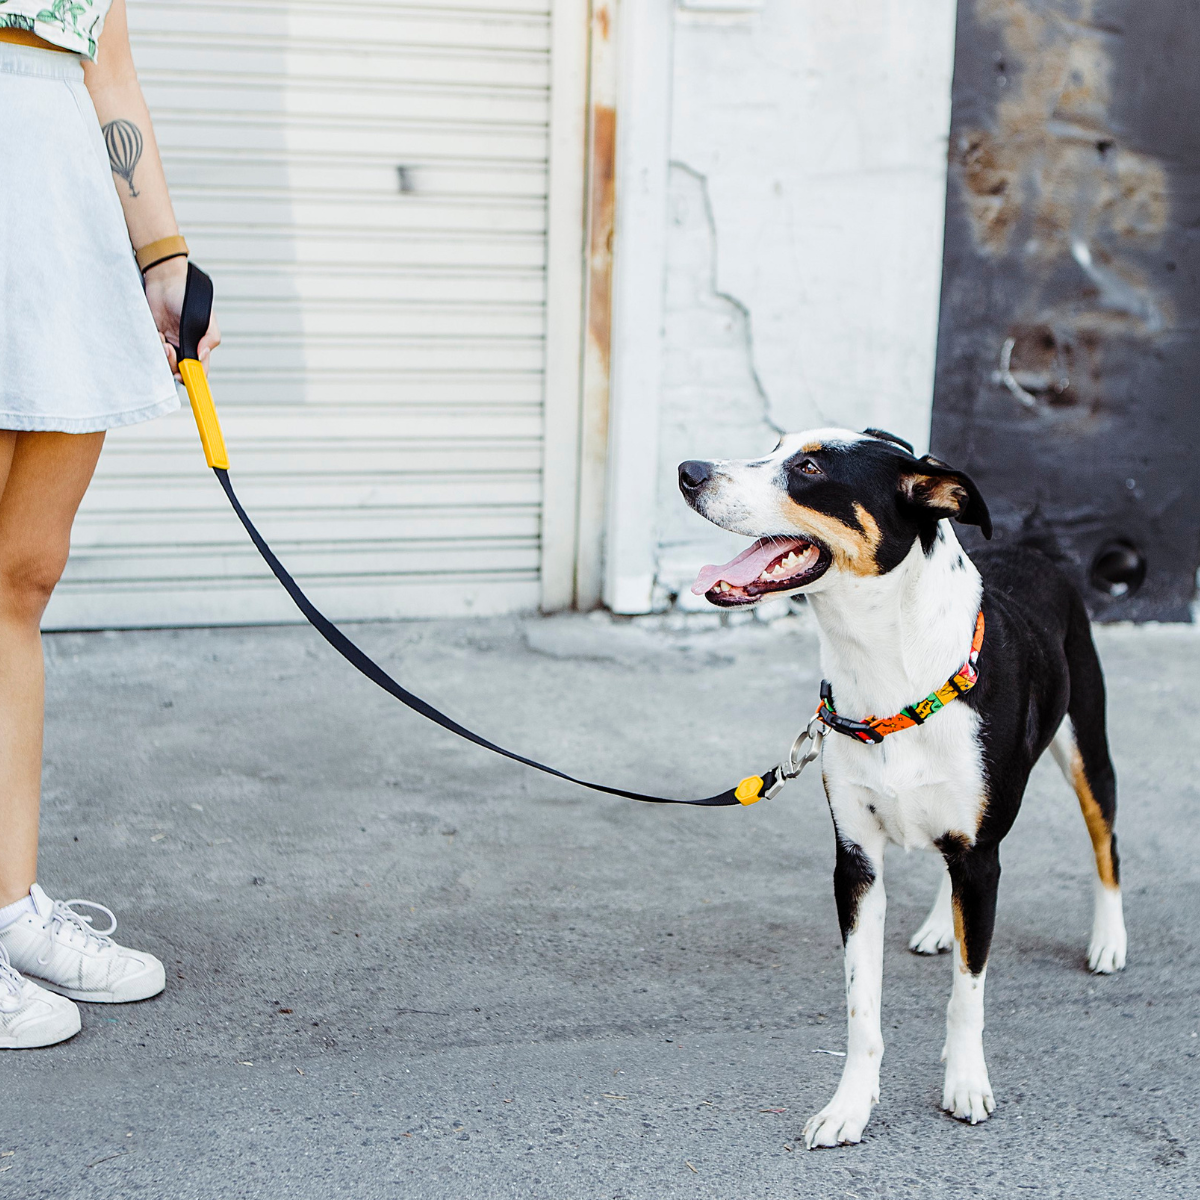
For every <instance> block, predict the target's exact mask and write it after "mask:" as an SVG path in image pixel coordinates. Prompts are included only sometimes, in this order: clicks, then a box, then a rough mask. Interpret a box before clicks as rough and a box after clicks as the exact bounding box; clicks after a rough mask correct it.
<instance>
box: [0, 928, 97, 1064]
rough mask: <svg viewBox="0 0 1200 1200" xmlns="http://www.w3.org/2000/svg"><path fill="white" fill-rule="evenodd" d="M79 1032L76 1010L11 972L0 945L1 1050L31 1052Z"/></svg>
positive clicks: (66, 1001) (60, 997)
mask: <svg viewBox="0 0 1200 1200" xmlns="http://www.w3.org/2000/svg"><path fill="white" fill-rule="evenodd" d="M78 1032H79V1009H77V1008H76V1007H75V1005H73V1004H72V1003H71V1002H70V1000H67V999H65V998H64V997H62V996H56V995H55V994H54V993H53V992H48V991H46V989H45V988H40V987H38V985H37V984H36V983H34V982H33V980H32V979H24V978H22V977H21V975H20V974H18V973H17V972H16V971H14V970H13V968H12V964H11V963H10V962H9V961H8V953H7V951H6V950H5V949H4V947H3V945H0V1050H33V1049H34V1048H36V1047H37V1046H53V1045H54V1043H55V1042H65V1041H66V1040H67V1038H71V1037H74V1036H75V1035H76V1034H77V1033H78Z"/></svg>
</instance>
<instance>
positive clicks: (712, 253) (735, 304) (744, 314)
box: [670, 158, 785, 437]
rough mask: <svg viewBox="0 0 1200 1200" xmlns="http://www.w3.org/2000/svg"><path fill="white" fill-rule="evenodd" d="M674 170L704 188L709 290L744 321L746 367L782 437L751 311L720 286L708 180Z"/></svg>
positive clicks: (675, 165)
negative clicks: (758, 356) (758, 358)
mask: <svg viewBox="0 0 1200 1200" xmlns="http://www.w3.org/2000/svg"><path fill="white" fill-rule="evenodd" d="M670 167H671V170H673V171H682V172H683V173H684V174H685V175H690V176H691V177H692V178H693V179H694V180H695V181H696V182H697V183H698V184H699V185H700V199H701V201H702V202H703V205H704V220H705V223H706V224H707V226H708V241H709V288H710V290H711V292H712V294H713V295H714V296H716V297H717V298H718V299H720V300H724V301H725V303H726V304H728V305H729V306H730V307H731V308H732V309H733V310H734V311H735V312H736V313H737V314H738V316H739V318H740V327H741V332H742V341H743V343H744V345H745V349H746V367H747V369H748V370H749V372H750V378H751V379H752V380H753V381H754V390H755V392H756V393H757V394H758V398H759V401H760V402H761V404H762V418H763V421H764V423H765V424H766V425H767V427H768V428H769V429H771V430H772V431H773V432H774V433H776V434H778V435H779V436H780V437H782V436H783V434H784V432H785V430H784V428H783V427H782V426H781V425H780V424H779V423H778V422H777V421H776V420H775V418H774V417H773V416H772V415H771V398H770V396H768V395H767V389H766V388H765V387H763V382H762V379H761V377H760V376H759V374H758V366H757V364H756V362H755V356H754V325H753V320H752V318H751V315H750V309H749V308H748V307H747V306H746V305H745V304H743V303H742V301H740V300H739V299H738V298H737V297H736V296H733V295H731V294H730V293H729V292H726V291H723V290H722V289H721V288H720V287H719V286H718V284H717V277H718V271H717V264H718V244H717V218H716V214H715V213H714V212H713V206H712V197H711V196H710V195H709V193H708V176H707V175H705V174H704V173H703V172H702V171H697V170H696V168H695V167H692V166H689V165H688V164H687V163H685V162H681V161H680V160H679V159H677V158H673V159H671V161H670Z"/></svg>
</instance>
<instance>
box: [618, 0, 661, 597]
mask: <svg viewBox="0 0 1200 1200" xmlns="http://www.w3.org/2000/svg"><path fill="white" fill-rule="evenodd" d="M674 29H675V8H674V0H625V2H624V3H623V5H622V8H621V20H620V26H619V29H618V38H619V46H620V50H619V56H620V89H619V100H618V112H619V113H620V114H621V116H622V119H621V120H619V121H618V122H617V167H616V176H617V199H616V222H615V231H614V239H613V285H612V293H613V294H612V367H611V384H610V390H609V441H608V496H607V504H606V514H605V516H606V520H605V541H604V592H603V599H604V603H605V604H607V605H608V607H609V608H610V609H612V611H613V612H616V613H646V612H650V610H651V607H652V601H653V591H654V579H655V572H656V569H657V549H658V530H657V522H656V519H655V514H656V512H657V504H658V472H659V464H658V445H659V393H660V390H661V386H662V353H663V305H664V290H665V287H666V257H667V185H668V172H669V160H670V156H671V90H672V89H671V84H672V62H673V53H672V49H673V44H674Z"/></svg>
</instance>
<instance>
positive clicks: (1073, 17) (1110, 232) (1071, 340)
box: [953, 0, 1169, 395]
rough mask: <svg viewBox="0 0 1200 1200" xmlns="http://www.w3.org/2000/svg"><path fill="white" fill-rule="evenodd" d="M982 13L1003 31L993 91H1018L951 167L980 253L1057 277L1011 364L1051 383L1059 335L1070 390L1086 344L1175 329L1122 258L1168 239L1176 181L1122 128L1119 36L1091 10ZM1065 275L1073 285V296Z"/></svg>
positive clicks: (989, 8)
mask: <svg viewBox="0 0 1200 1200" xmlns="http://www.w3.org/2000/svg"><path fill="white" fill-rule="evenodd" d="M975 11H976V15H977V17H978V19H979V20H980V21H981V23H991V24H994V25H997V26H999V29H1000V32H1001V36H1002V44H1003V47H1004V49H1003V51H1002V52H1001V53H1000V54H998V55H997V56H996V61H995V69H996V72H997V76H998V79H997V82H998V83H999V84H1001V85H1002V86H1007V87H1008V89H1009V90H1008V92H1007V94H1006V95H1005V96H1004V98H1003V99H1001V100H999V101H998V103H997V104H996V106H995V110H994V113H995V116H994V126H993V127H992V128H990V129H984V128H968V129H963V130H961V131H960V132H959V133H958V135H957V137H956V139H955V144H954V147H953V166H954V167H955V168H956V170H955V174H956V175H957V178H958V181H959V184H960V186H961V187H962V189H963V198H964V201H965V204H966V209H967V212H968V214H969V217H970V222H971V229H972V233H973V235H974V238H975V241H976V245H977V247H978V248H979V249H980V250H981V251H982V252H983V253H984V254H986V255H988V256H989V257H993V258H999V257H1003V256H1005V255H1007V254H1010V253H1015V254H1018V255H1019V256H1020V257H1021V258H1022V259H1023V260H1024V263H1025V268H1026V270H1027V271H1031V272H1032V274H1033V276H1034V277H1035V278H1037V277H1041V278H1043V279H1045V280H1049V278H1050V277H1051V276H1052V275H1054V276H1057V281H1058V284H1059V286H1058V287H1056V288H1055V291H1056V293H1057V295H1056V297H1055V299H1053V300H1050V299H1048V298H1047V299H1046V300H1045V301H1043V300H1042V298H1041V297H1040V296H1038V295H1037V294H1034V295H1032V296H1031V297H1030V299H1031V303H1030V305H1029V306H1028V308H1027V311H1026V312H1025V314H1024V322H1023V324H1024V327H1025V328H1024V329H1023V330H1021V329H1014V330H1013V331H1012V333H1013V337H1014V343H1015V345H1014V348H1013V349H1012V351H1011V358H1012V368H1013V372H1014V373H1015V374H1016V375H1017V377H1018V378H1019V377H1020V374H1021V373H1022V372H1024V373H1025V374H1028V375H1029V376H1030V377H1031V378H1034V377H1040V376H1044V375H1046V374H1047V366H1048V364H1047V362H1046V359H1047V347H1046V342H1047V339H1048V338H1050V339H1053V340H1054V341H1055V342H1056V343H1062V345H1060V346H1057V347H1055V348H1054V349H1053V350H1052V353H1051V354H1050V358H1052V359H1054V360H1055V361H1054V362H1053V363H1052V364H1049V365H1050V367H1051V368H1052V370H1051V374H1054V378H1055V379H1059V380H1061V379H1062V378H1068V377H1069V375H1070V370H1069V369H1067V370H1065V371H1058V368H1059V367H1061V366H1065V365H1067V364H1066V362H1065V360H1066V359H1067V358H1070V357H1078V356H1080V355H1081V354H1086V345H1085V344H1084V342H1086V341H1087V335H1091V336H1092V337H1096V336H1102V335H1105V334H1113V333H1124V334H1132V335H1134V336H1153V335H1155V334H1157V333H1159V332H1161V331H1162V330H1163V329H1164V328H1165V327H1166V325H1167V324H1169V321H1168V314H1167V311H1166V299H1165V297H1163V296H1160V295H1158V294H1156V292H1155V289H1154V288H1153V286H1152V285H1151V283H1150V281H1149V280H1148V279H1147V278H1146V276H1145V273H1144V272H1143V271H1141V270H1140V269H1139V268H1138V267H1137V266H1135V264H1134V263H1133V262H1132V261H1131V260H1130V258H1129V257H1128V256H1127V255H1126V254H1124V253H1123V251H1124V250H1127V249H1134V248H1136V249H1139V250H1145V249H1148V248H1151V247H1153V246H1155V245H1156V244H1157V243H1158V242H1159V240H1160V238H1161V235H1162V233H1163V230H1164V229H1165V228H1166V227H1167V223H1168V218H1169V201H1168V190H1167V176H1166V172H1165V170H1164V169H1163V166H1162V165H1161V164H1160V163H1159V162H1158V161H1156V160H1155V159H1154V158H1152V157H1150V156H1149V155H1147V154H1144V153H1141V152H1139V151H1137V150H1134V149H1131V148H1129V147H1127V146H1125V145H1122V143H1121V139H1120V137H1119V135H1118V134H1117V133H1115V132H1114V130H1113V127H1112V122H1111V121H1110V119H1109V113H1108V107H1109V103H1110V101H1111V99H1112V91H1111V89H1112V84H1111V77H1112V62H1111V57H1110V48H1111V45H1112V43H1113V40H1114V38H1115V37H1116V36H1118V31H1116V30H1114V29H1113V28H1112V27H1111V26H1109V25H1106V24H1105V23H1103V22H1102V21H1098V20H1097V19H1096V0H1077V2H1074V3H1072V2H1063V0H1057V2H1054V3H1044V2H1043V3H1038V2H1037V0H977V2H976V9H975ZM1064 269H1065V270H1067V271H1069V272H1072V273H1074V275H1075V276H1077V279H1078V288H1077V289H1074V294H1073V295H1071V296H1070V297H1069V298H1067V299H1064V298H1063V296H1062V289H1061V282H1062V280H1061V273H1062V271H1063V270H1064ZM1029 330H1032V331H1033V334H1034V336H1033V337H1032V338H1030V337H1029V336H1028V331H1029ZM1081 338H1083V342H1081V340H1080V339H1081ZM1055 372H1057V374H1055ZM1060 395H1061V393H1060Z"/></svg>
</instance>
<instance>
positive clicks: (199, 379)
mask: <svg viewBox="0 0 1200 1200" xmlns="http://www.w3.org/2000/svg"><path fill="white" fill-rule="evenodd" d="M212 296H213V288H212V281H211V280H210V279H209V277H208V276H207V275H205V273H204V272H203V271H201V270H200V268H199V267H197V266H196V265H195V264H194V263H189V264H188V278H187V290H186V292H185V294H184V300H183V311H182V313H181V314H180V318H179V373H180V376H181V378H182V379H183V384H184V387H185V388H187V393H188V399H189V400H190V401H191V403H192V413H193V415H194V416H195V418H196V425H197V427H198V428H199V430H200V441H201V443H202V444H203V446H204V456H205V458H206V459H207V461H208V465H209V466H210V467H212V469H213V473H214V474H215V475H216V477H217V480H218V481H219V482H220V484H221V487H222V488H223V489H224V491H225V495H226V496H227V497H228V498H229V503H230V504H231V505H232V506H233V511H234V512H235V513H237V516H238V520H239V521H241V523H242V525H243V526H244V527H245V530H246V532H247V533H248V534H249V535H250V540H251V541H252V542H253V543H254V545H255V547H256V549H257V550H258V552H259V554H261V555H262V557H263V560H264V561H265V562H266V564H267V566H269V567H270V568H271V570H272V571H273V572H274V574H275V578H276V579H278V580H279V582H280V583H281V584H283V587H284V590H285V591H286V592H287V594H288V595H289V596H291V598H292V601H293V602H294V603H295V605H296V607H297V608H298V609H299V610H300V611H301V612H302V613H303V614H304V616H305V618H306V619H307V620H308V622H309V624H310V625H312V627H313V628H314V629H315V630H316V631H317V632H318V633H319V634H320V635H321V636H322V637H323V638H324V639H325V640H326V641H327V642H328V643H329V644H330V645H331V646H332V647H333V648H334V649H335V650H336V651H337V652H338V653H339V654H340V655H341V656H342V657H343V658H344V659H345V660H346V661H347V662H348V663H349V664H350V665H351V666H352V667H354V669H355V670H356V671H359V672H360V673H361V674H363V675H365V676H366V677H367V678H368V679H369V680H370V681H371V682H372V683H374V684H375V685H376V686H377V687H381V688H382V689H383V690H384V691H385V692H387V693H388V695H390V696H394V697H395V698H396V699H397V700H399V701H400V703H401V704H404V705H406V706H407V707H408V708H411V709H412V710H413V712H415V713H420V715H421V716H423V717H425V718H426V719H427V720H430V721H432V722H433V723H434V724H435V725H440V726H441V727H442V728H443V729H446V730H448V731H449V732H450V733H453V734H456V735H457V736H458V737H460V738H463V739H465V740H466V741H468V742H473V743H474V744H475V745H476V746H482V747H483V749H485V750H490V751H491V752H492V753H493V754H499V755H502V756H503V757H504V758H510V759H512V760H513V761H514V762H519V763H523V764H524V765H525V766H527V767H532V768H533V769H534V770H535V771H543V772H544V773H545V774H547V775H553V776H554V777H555V778H557V779H565V780H566V781H567V782H568V783H576V784H579V785H580V787H585V788H590V789H591V790H592V791H594V792H603V793H604V794H605V795H608V796H622V797H624V798H625V799H627V800H640V801H642V802H643V803H645V804H692V805H699V806H702V807H705V808H721V807H724V806H726V805H732V804H739V805H749V804H754V803H755V802H756V801H758V800H761V799H763V798H764V797H770V796H774V795H776V794H777V793H778V792H779V790H780V789H781V788H782V787H783V785H784V783H785V782H786V781H787V780H789V779H794V778H795V777H796V776H797V775H799V774H800V772H801V771H802V770H803V769H804V767H805V766H806V765H807V764H808V763H809V762H812V761H813V759H815V758H816V756H817V753H818V751H819V747H820V742H821V736H822V734H823V733H824V727H823V726H821V725H820V724H819V723H817V722H816V718H814V719H813V721H812V722H810V723H809V727H808V728H807V729H806V730H804V731H803V732H802V733H800V735H799V736H798V737H797V738H796V741H795V742H794V743H793V746H792V749H791V751H790V753H789V755H788V758H787V761H786V762H783V763H780V764H779V766H777V767H772V768H771V770H769V771H766V772H764V773H763V774H762V775H751V776H749V777H748V778H746V779H743V780H742V781H741V782H740V783H739V784H738V785H737V787H734V788H730V789H729V790H728V791H724V792H720V793H718V794H717V795H715V796H706V797H704V798H703V799H702V800H675V799H671V798H670V797H667V796H648V795H645V794H644V793H642V792H631V791H627V790H626V789H625V788H615V787H607V786H606V785H605V784H602V783H591V782H589V781H588V780H586V779H576V778H575V776H574V775H568V774H567V773H566V772H565V771H560V770H558V769H557V768H555V767H549V766H547V765H546V764H545V763H540V762H538V761H537V760H536V759H533V758H526V757H525V756H524V755H523V754H517V753H516V752H515V751H513V750H506V749H505V748H504V747H503V746H497V745H496V743H495V742H490V741H488V739H487V738H485V737H482V736H480V735H479V734H478V733H474V732H472V731H471V730H470V729H468V728H467V727H466V726H465V725H460V724H459V723H458V722H457V721H455V720H454V719H453V718H452V717H448V716H446V714H445V713H444V712H441V711H439V710H438V709H436V708H434V707H433V705H432V704H430V703H429V702H428V701H426V700H422V699H421V697H420V696H417V695H414V694H413V693H412V692H410V691H409V690H408V689H407V688H405V687H403V686H401V684H399V683H397V682H396V680H395V679H393V678H392V677H391V675H389V674H388V673H387V672H386V671H385V670H384V669H383V668H382V667H381V666H380V665H379V664H378V663H377V662H376V661H375V660H374V659H373V658H371V657H370V656H369V655H368V654H366V653H365V652H364V651H363V650H361V649H360V648H359V647H358V646H356V645H355V644H354V643H353V642H352V641H351V640H350V639H349V638H348V637H347V636H346V635H345V634H344V633H343V632H342V631H341V630H340V629H339V628H338V627H337V626H336V625H334V623H333V622H332V621H330V620H329V618H328V617H326V616H325V614H324V613H322V612H321V611H320V610H319V609H318V608H317V606H316V605H315V604H313V602H312V601H311V600H310V599H309V598H308V597H307V596H306V595H305V594H304V592H303V590H302V589H301V587H300V585H299V584H298V583H297V582H296V581H295V580H294V579H293V578H292V576H291V575H290V574H289V573H288V570H287V568H286V567H284V565H283V563H281V562H280V561H279V559H278V558H276V557H275V552H274V551H273V550H272V549H271V547H270V546H268V545H267V542H266V539H265V538H264V537H263V536H262V534H261V533H259V532H258V529H257V528H256V527H255V525H254V522H253V521H252V520H251V519H250V517H249V516H248V515H247V513H246V510H245V509H244V508H243V507H242V505H241V501H240V500H238V498H237V493H236V492H235V491H234V490H233V483H232V482H231V480H230V478H229V457H228V455H227V454H226V451H225V441H224V438H223V437H222V435H221V426H220V423H219V421H218V420H217V410H216V406H215V405H214V404H213V398H212V392H211V391H210V390H209V386H208V379H207V376H206V375H205V373H204V368H203V366H201V364H200V361H199V349H198V347H199V343H200V339H201V338H202V337H203V336H204V334H205V332H206V331H207V330H208V323H209V317H210V315H211V312H212ZM806 741H807V742H809V743H811V747H810V749H809V750H808V752H807V753H804V754H802V753H801V751H802V750H803V747H804V745H805V743H806Z"/></svg>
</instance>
